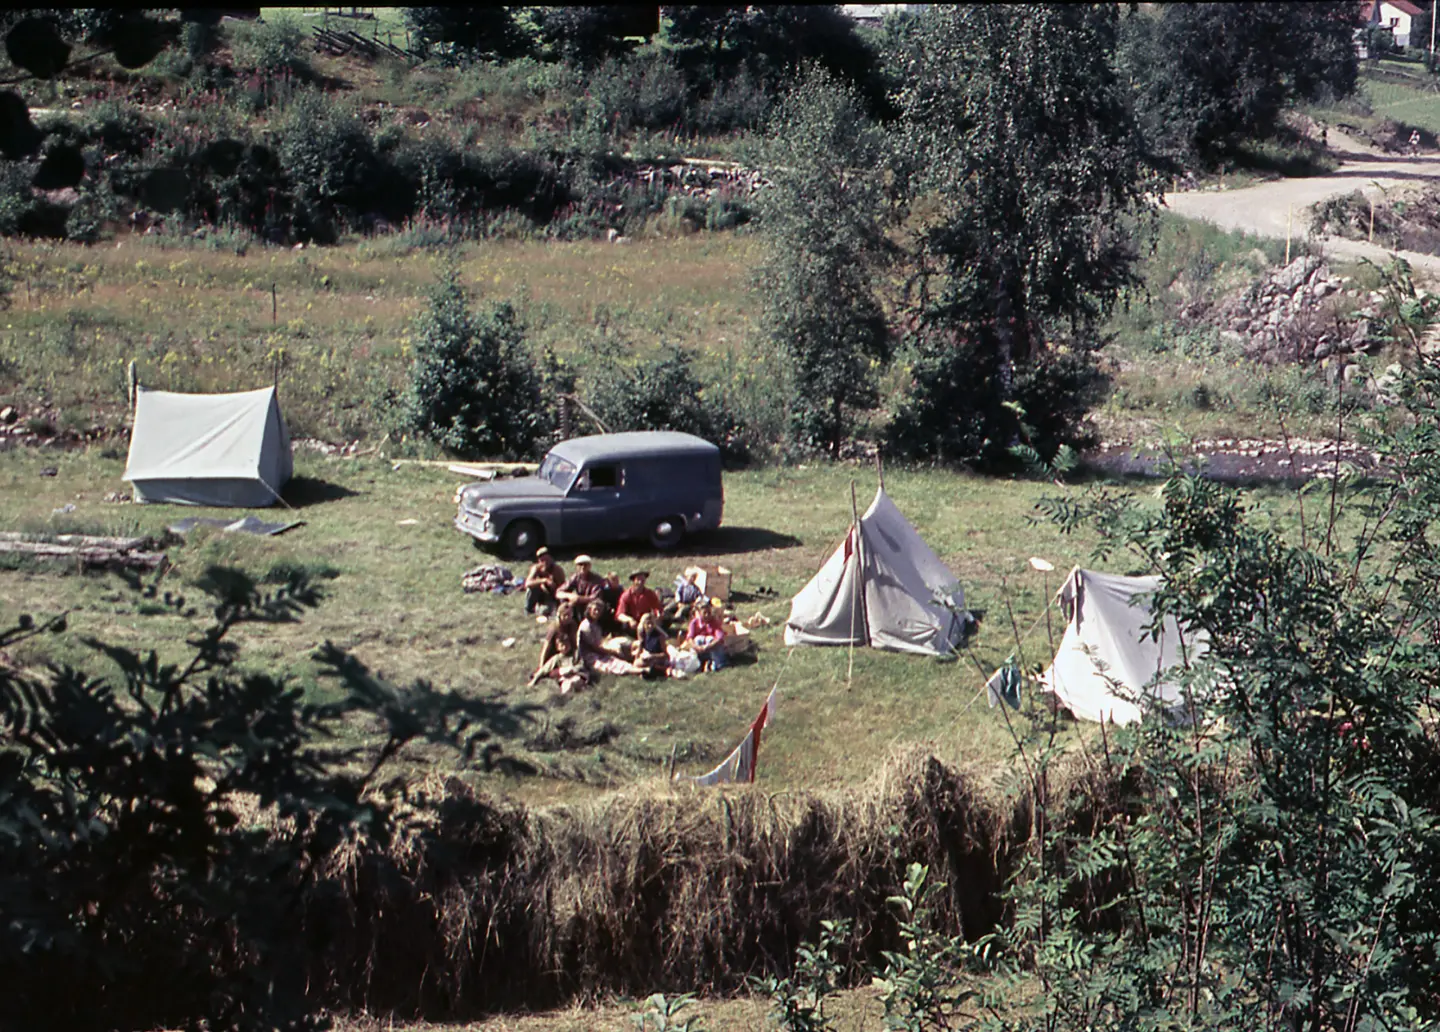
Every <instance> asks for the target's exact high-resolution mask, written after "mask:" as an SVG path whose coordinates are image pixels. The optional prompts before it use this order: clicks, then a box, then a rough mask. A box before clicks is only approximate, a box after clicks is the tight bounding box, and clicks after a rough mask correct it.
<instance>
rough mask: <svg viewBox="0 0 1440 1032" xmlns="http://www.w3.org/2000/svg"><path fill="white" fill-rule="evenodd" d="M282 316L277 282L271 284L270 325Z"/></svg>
mask: <svg viewBox="0 0 1440 1032" xmlns="http://www.w3.org/2000/svg"><path fill="white" fill-rule="evenodd" d="M279 318H280V297H279V295H278V294H276V293H275V284H273V283H272V284H270V325H271V326H274V325H275V322H276V320H278V319H279Z"/></svg>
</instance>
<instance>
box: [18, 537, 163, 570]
mask: <svg viewBox="0 0 1440 1032" xmlns="http://www.w3.org/2000/svg"><path fill="white" fill-rule="evenodd" d="M3 552H9V553H12V554H20V555H34V556H39V557H41V558H45V559H74V560H75V561H76V562H78V563H80V564H81V565H82V566H109V567H124V568H126V569H130V570H154V569H156V568H158V567H160V566H162V565H164V564H166V563H167V562H168V560H167V559H166V557H165V553H164V552H139V551H131V550H126V549H120V548H103V547H100V546H96V545H57V544H53V543H51V542H49V541H0V553H3Z"/></svg>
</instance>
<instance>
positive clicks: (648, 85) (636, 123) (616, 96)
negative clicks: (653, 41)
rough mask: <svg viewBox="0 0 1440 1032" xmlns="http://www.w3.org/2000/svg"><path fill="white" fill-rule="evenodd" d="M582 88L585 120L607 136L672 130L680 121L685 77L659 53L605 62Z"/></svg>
mask: <svg viewBox="0 0 1440 1032" xmlns="http://www.w3.org/2000/svg"><path fill="white" fill-rule="evenodd" d="M586 85H587V86H588V89H589V96H588V98H587V102H586V108H587V111H586V117H587V119H588V120H589V121H590V122H591V123H592V124H593V125H595V126H596V127H598V128H602V129H604V130H605V131H607V132H610V133H625V132H629V131H630V130H632V129H667V128H673V127H676V126H678V125H680V124H681V123H682V121H683V119H684V115H685V110H686V95H687V90H686V83H685V77H684V75H683V74H682V73H681V72H680V69H679V68H677V67H676V65H675V63H674V61H673V60H671V58H670V57H669V55H667V54H666V53H665V52H664V51H661V50H659V49H656V48H647V49H645V50H643V51H641V52H639V53H636V54H632V55H630V56H628V57H623V58H609V59H607V60H606V61H605V62H604V63H603V64H601V65H600V67H599V68H597V69H595V71H594V72H593V73H591V75H590V77H589V78H588V80H587V83H586Z"/></svg>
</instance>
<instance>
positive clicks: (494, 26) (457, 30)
mask: <svg viewBox="0 0 1440 1032" xmlns="http://www.w3.org/2000/svg"><path fill="white" fill-rule="evenodd" d="M405 23H406V24H407V25H409V26H410V28H411V30H412V31H413V32H414V33H415V35H417V36H419V37H420V39H421V41H422V42H423V43H424V44H425V45H427V46H430V47H436V46H444V47H447V48H450V49H452V50H453V51H455V52H458V53H460V54H464V55H466V56H467V57H472V58H481V59H488V60H500V61H506V60H510V59H511V58H516V57H525V56H527V55H529V54H531V53H532V52H533V51H534V49H535V41H534V39H533V37H532V36H531V35H530V34H529V33H528V32H526V31H525V29H524V28H522V27H521V25H520V24H519V22H518V21H516V19H515V14H514V12H513V11H512V10H511V9H510V8H508V7H407V8H405Z"/></svg>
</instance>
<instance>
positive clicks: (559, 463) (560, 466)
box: [535, 451, 575, 491]
mask: <svg viewBox="0 0 1440 1032" xmlns="http://www.w3.org/2000/svg"><path fill="white" fill-rule="evenodd" d="M535 475H536V476H537V477H539V478H540V479H541V480H547V481H549V482H550V483H551V484H553V485H554V486H555V487H558V488H560V490H562V491H564V490H565V489H567V488H568V487H569V486H570V481H572V480H574V479H575V463H573V462H571V461H570V460H569V459H562V458H561V457H560V456H559V455H556V454H555V453H554V452H553V451H552V452H550V453H549V454H548V455H546V456H545V458H544V460H543V461H542V462H541V463H540V468H539V469H538V470H536V471H535Z"/></svg>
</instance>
